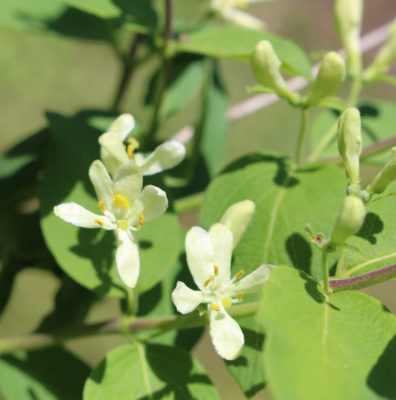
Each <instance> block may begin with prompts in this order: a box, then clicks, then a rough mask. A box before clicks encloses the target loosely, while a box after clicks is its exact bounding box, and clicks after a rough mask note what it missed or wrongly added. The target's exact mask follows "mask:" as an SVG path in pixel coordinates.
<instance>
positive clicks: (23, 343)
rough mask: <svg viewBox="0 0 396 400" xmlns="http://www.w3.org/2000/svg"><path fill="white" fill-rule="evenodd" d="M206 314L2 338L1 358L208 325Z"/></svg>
mask: <svg viewBox="0 0 396 400" xmlns="http://www.w3.org/2000/svg"><path fill="white" fill-rule="evenodd" d="M258 307H259V303H258V302H256V303H247V304H241V305H236V306H233V307H232V308H230V310H229V314H230V315H231V316H232V317H233V318H238V317H246V316H250V315H254V314H255V313H256V312H257V310H258ZM207 322H208V321H207V317H206V314H205V315H203V316H201V315H200V314H198V313H197V312H196V311H193V312H191V313H189V314H186V315H169V316H163V317H155V318H150V317H142V318H133V319H130V322H126V323H125V320H122V319H120V318H116V319H113V320H110V321H105V322H100V323H95V324H90V325H82V326H76V327H70V328H67V329H62V330H57V331H53V332H48V333H33V334H31V335H25V336H19V337H12V338H4V339H0V355H2V354H9V353H12V352H14V351H17V350H36V349H42V348H46V347H51V346H56V345H59V344H62V343H65V342H67V341H69V340H73V339H80V338H84V337H90V336H104V335H114V334H116V335H123V334H125V333H126V332H128V333H134V332H138V331H142V330H154V331H157V332H158V333H164V332H167V331H169V330H173V329H187V328H192V327H197V326H203V325H206V324H207Z"/></svg>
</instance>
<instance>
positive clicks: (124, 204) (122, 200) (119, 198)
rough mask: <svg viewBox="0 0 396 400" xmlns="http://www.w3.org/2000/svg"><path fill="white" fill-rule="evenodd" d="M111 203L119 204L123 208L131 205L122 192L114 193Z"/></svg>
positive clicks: (126, 208)
mask: <svg viewBox="0 0 396 400" xmlns="http://www.w3.org/2000/svg"><path fill="white" fill-rule="evenodd" d="M113 203H114V205H115V206H116V207H120V206H122V207H124V208H125V210H128V208H130V207H131V205H130V204H129V201H128V199H127V198H126V197H125V196H123V195H122V194H116V195H114V197H113Z"/></svg>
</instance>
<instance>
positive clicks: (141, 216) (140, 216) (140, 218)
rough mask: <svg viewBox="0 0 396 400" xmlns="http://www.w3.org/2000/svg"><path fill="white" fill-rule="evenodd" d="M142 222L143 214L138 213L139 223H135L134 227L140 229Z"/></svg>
mask: <svg viewBox="0 0 396 400" xmlns="http://www.w3.org/2000/svg"><path fill="white" fill-rule="evenodd" d="M143 222H144V215H143V214H140V215H139V223H138V224H137V225H136V229H140V228H141V227H142V225H143Z"/></svg>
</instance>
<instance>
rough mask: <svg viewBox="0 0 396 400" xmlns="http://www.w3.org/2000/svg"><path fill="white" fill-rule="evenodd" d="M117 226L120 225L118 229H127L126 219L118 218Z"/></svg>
mask: <svg viewBox="0 0 396 400" xmlns="http://www.w3.org/2000/svg"><path fill="white" fill-rule="evenodd" d="M118 226H119V227H120V229H122V230H123V231H126V230H127V229H128V221H127V220H126V219H120V220H119V221H118Z"/></svg>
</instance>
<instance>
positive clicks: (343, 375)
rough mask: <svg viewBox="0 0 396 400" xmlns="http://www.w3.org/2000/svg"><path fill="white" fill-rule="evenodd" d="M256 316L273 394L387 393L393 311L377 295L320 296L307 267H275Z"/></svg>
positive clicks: (393, 383) (393, 389) (307, 399)
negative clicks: (305, 270)
mask: <svg viewBox="0 0 396 400" xmlns="http://www.w3.org/2000/svg"><path fill="white" fill-rule="evenodd" d="M258 318H259V319H260V321H261V322H262V323H263V324H264V326H265V328H266V331H267V337H266V341H265V345H264V355H263V358H264V365H265V371H266V377H267V379H268V385H269V387H270V390H271V392H272V393H273V394H274V395H275V397H276V398H277V399H279V400H290V399H293V400H317V399H321V400H334V399H337V400H344V399H345V400H351V399H365V400H366V399H367V400H369V399H380V398H384V397H385V398H389V399H390V398H392V399H393V398H395V396H396V379H395V378H396V376H395V372H394V368H392V367H391V365H394V363H395V362H396V352H395V338H396V318H395V317H394V316H393V315H392V314H391V313H390V312H389V311H388V310H387V309H386V308H385V307H384V306H383V305H382V304H381V303H380V302H379V301H377V300H375V299H373V298H371V297H369V296H367V295H366V294H364V293H360V292H349V291H346V292H338V293H334V294H332V295H330V297H329V298H328V299H327V298H326V296H325V293H324V291H323V289H322V288H321V286H320V285H318V284H317V283H316V282H315V281H314V280H313V279H312V278H310V277H309V276H308V275H306V274H305V273H303V272H299V271H296V270H294V269H291V268H286V267H284V268H282V267H281V268H278V269H275V270H274V271H273V272H272V275H271V278H270V281H269V282H268V283H267V285H266V288H265V290H264V296H263V302H262V307H261V309H260V311H259V314H258Z"/></svg>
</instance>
